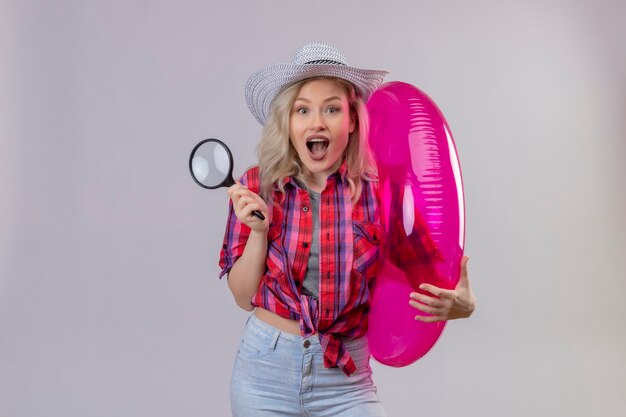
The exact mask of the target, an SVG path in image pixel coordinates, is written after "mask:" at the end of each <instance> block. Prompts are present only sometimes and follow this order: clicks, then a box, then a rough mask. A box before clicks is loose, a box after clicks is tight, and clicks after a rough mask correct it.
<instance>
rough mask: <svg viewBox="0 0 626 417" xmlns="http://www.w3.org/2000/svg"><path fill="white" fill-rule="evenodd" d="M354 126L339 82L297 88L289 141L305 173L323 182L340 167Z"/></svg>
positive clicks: (317, 82) (316, 82) (313, 82)
mask: <svg viewBox="0 0 626 417" xmlns="http://www.w3.org/2000/svg"><path fill="white" fill-rule="evenodd" d="M354 127H355V121H354V116H353V114H352V113H351V111H350V104H349V101H348V94H347V92H346V90H345V87H344V86H343V85H341V84H340V83H339V82H337V81H335V80H332V79H317V80H312V81H309V82H307V83H306V84H304V85H303V86H302V87H300V91H299V92H298V95H297V96H296V100H295V102H294V104H293V106H292V108H291V114H290V116H289V139H290V140H291V143H292V145H293V147H294V148H295V149H296V152H298V156H299V157H300V160H301V161H302V164H303V165H304V167H303V170H304V174H305V175H307V176H309V177H312V179H314V180H315V182H316V183H320V184H323V183H325V181H326V178H328V176H329V175H330V174H332V173H333V172H335V171H336V170H337V169H338V168H339V166H340V165H341V160H342V155H343V152H344V150H345V149H346V146H347V145H348V135H349V134H350V133H352V132H353V131H354Z"/></svg>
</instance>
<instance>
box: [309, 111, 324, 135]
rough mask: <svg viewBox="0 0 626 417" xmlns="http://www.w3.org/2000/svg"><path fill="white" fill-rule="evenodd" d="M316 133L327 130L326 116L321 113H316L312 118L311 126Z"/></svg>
mask: <svg viewBox="0 0 626 417" xmlns="http://www.w3.org/2000/svg"><path fill="white" fill-rule="evenodd" d="M309 127H310V129H311V130H313V131H314V132H319V131H320V130H324V129H326V122H325V121H324V116H323V115H322V114H321V113H320V112H314V113H313V116H312V117H311V125H310V126H309Z"/></svg>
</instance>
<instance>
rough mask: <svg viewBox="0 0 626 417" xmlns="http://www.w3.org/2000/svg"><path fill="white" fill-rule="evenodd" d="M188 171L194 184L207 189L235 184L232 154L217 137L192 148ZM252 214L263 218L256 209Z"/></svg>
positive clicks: (205, 140)
mask: <svg viewBox="0 0 626 417" xmlns="http://www.w3.org/2000/svg"><path fill="white" fill-rule="evenodd" d="M189 172H190V173H191V178H193V180H194V181H195V182H196V184H198V185H199V186H200V187H202V188H208V189H209V190H214V189H216V188H220V187H230V186H231V185H234V184H235V180H234V179H233V154H232V153H231V152H230V149H228V146H226V144H225V143H224V142H222V141H221V140H219V139H212V138H211V139H204V140H203V141H200V143H198V144H197V145H196V146H195V147H194V148H193V150H192V151H191V155H190V156H189ZM252 214H253V215H255V216H256V217H258V218H259V219H261V220H265V216H263V214H262V213H261V212H260V211H258V210H255V211H253V212H252Z"/></svg>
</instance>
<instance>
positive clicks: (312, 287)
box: [302, 190, 320, 298]
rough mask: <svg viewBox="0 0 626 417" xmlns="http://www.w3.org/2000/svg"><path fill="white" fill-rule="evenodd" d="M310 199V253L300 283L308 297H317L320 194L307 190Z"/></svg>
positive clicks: (318, 282) (318, 281)
mask: <svg viewBox="0 0 626 417" xmlns="http://www.w3.org/2000/svg"><path fill="white" fill-rule="evenodd" d="M309 197H310V199H311V216H313V230H312V233H311V245H309V247H310V248H311V251H310V252H309V261H308V263H307V266H306V273H305V275H304V282H302V292H303V293H304V294H306V295H308V296H310V297H313V298H318V297H319V286H320V261H319V259H320V245H319V228H320V224H319V222H320V221H319V215H318V213H319V208H320V194H319V193H316V192H314V191H311V190H309Z"/></svg>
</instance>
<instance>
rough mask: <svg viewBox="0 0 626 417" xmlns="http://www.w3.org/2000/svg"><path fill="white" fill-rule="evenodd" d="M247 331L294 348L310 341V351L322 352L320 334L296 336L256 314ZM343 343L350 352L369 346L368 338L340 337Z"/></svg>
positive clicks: (249, 322)
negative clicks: (266, 336) (269, 337)
mask: <svg viewBox="0 0 626 417" xmlns="http://www.w3.org/2000/svg"><path fill="white" fill-rule="evenodd" d="M246 329H247V330H248V331H250V332H253V333H255V334H258V335H271V336H272V338H273V339H274V341H275V342H276V343H278V344H281V345H284V346H286V347H287V346H292V347H294V348H296V347H297V348H298V349H301V348H302V346H303V344H304V342H305V341H309V343H310V344H309V346H308V349H309V350H311V349H319V350H321V346H320V341H319V336H318V334H317V333H316V334H313V335H310V336H306V337H305V336H301V335H295V334H291V333H287V332H283V331H281V330H279V329H277V328H276V327H274V326H272V325H270V324H268V323H266V322H264V321H263V320H261V319H259V318H258V317H257V316H256V315H255V314H254V313H252V314H251V315H250V317H248V320H247V322H246ZM339 339H341V340H342V341H343V343H344V344H345V346H346V349H348V351H350V350H353V349H360V348H363V347H365V346H366V345H367V337H366V336H363V337H359V338H356V339H350V338H342V337H339Z"/></svg>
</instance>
